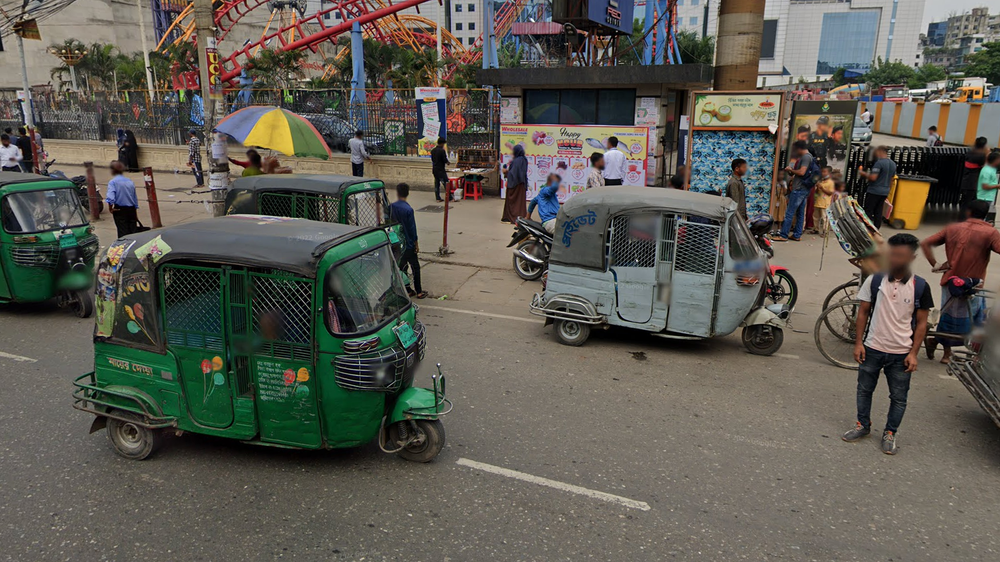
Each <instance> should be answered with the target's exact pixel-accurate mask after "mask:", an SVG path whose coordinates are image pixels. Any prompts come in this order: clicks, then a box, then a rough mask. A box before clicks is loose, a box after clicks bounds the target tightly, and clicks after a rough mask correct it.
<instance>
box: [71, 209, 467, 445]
mask: <svg viewBox="0 0 1000 562" xmlns="http://www.w3.org/2000/svg"><path fill="white" fill-rule="evenodd" d="M97 280H98V281H97V322H96V328H95V331H94V353H95V367H94V371H93V372H91V373H87V374H85V375H83V376H81V377H79V378H77V379H76V381H75V385H76V390H75V391H74V398H75V400H74V407H75V408H77V409H80V410H83V411H86V412H90V413H92V414H95V415H96V416H97V418H96V419H95V420H94V423H93V425H92V427H91V433H93V432H94V431H97V430H99V429H101V428H106V429H107V432H108V438H109V440H110V442H111V445H112V447H113V448H114V450H115V451H116V452H117V453H118V454H120V455H122V456H124V457H126V458H130V459H137V460H139V459H144V458H146V457H147V456H149V454H150V453H152V452H153V451H154V450H155V449H156V447H157V445H158V444H159V441H160V438H161V437H162V435H163V433H164V432H171V433H176V434H181V433H183V432H192V433H200V434H205V435H213V436H219V437H229V438H233V439H239V440H242V441H245V442H248V443H252V444H260V445H272V446H281V447H290V448H301V449H319V448H340V447H354V446H358V445H362V444H365V443H368V442H370V441H372V440H373V439H377V441H378V444H379V446H380V447H381V449H382V450H383V451H385V452H387V453H398V454H399V455H400V456H401V457H403V458H406V459H408V460H413V461H418V462H427V461H430V460H431V459H433V458H434V457H435V456H436V455H437V454H438V453H439V452H440V451H441V448H442V447H443V446H444V442H445V433H444V427H443V425H442V423H441V421H440V418H441V416H443V415H444V414H446V413H448V412H449V411H450V410H451V402H449V401H448V400H447V399H446V398H445V381H444V377H443V376H440V367H439V368H438V373H437V374H433V375H432V377H431V378H432V380H433V387H432V388H431V389H424V388H416V387H414V386H413V380H414V374H415V370H416V367H417V365H418V364H419V363H420V361H421V360H422V359H423V356H424V350H425V339H424V327H423V325H422V324H421V323H420V322H419V321H418V320H417V319H416V308H415V307H414V306H413V305H412V304H411V302H410V299H409V297H407V295H406V290H405V288H404V286H403V284H402V280H401V277H400V272H399V269H398V268H397V266H396V263H395V260H393V259H392V256H391V253H390V251H389V238H388V236H387V235H386V233H385V231H383V230H381V229H375V228H362V227H356V226H348V225H340V224H330V223H322V222H315V221H308V220H303V219H293V218H283V217H262V216H250V215H234V216H227V217H220V218H215V219H210V220H203V221H199V222H193V223H187V224H181V225H177V226H172V227H167V228H163V229H159V230H157V231H155V232H143V233H138V234H132V235H129V236H126V237H124V238H121V239H119V240H117V241H116V242H115V243H113V244H112V245H111V246H110V247H109V248H108V250H107V252H106V253H105V255H104V256H103V258H102V260H101V263H100V266H99V269H98V276H97Z"/></svg>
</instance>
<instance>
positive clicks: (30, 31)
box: [11, 19, 42, 41]
mask: <svg viewBox="0 0 1000 562" xmlns="http://www.w3.org/2000/svg"><path fill="white" fill-rule="evenodd" d="M11 30H12V31H13V32H14V33H15V34H17V35H20V36H21V39H31V40H33V41H41V40H42V32H41V31H39V30H38V20H35V19H30V20H19V21H16V22H14V25H13V26H11Z"/></svg>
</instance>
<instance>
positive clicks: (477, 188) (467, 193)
mask: <svg viewBox="0 0 1000 562" xmlns="http://www.w3.org/2000/svg"><path fill="white" fill-rule="evenodd" d="M462 189H463V190H464V193H462V199H468V198H470V197H471V198H472V200H473V201H478V200H479V198H481V197H482V196H483V182H481V181H479V180H465V183H464V184H463V185H462Z"/></svg>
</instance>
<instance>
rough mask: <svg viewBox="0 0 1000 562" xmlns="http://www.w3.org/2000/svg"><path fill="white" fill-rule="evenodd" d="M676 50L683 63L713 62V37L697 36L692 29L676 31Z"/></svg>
mask: <svg viewBox="0 0 1000 562" xmlns="http://www.w3.org/2000/svg"><path fill="white" fill-rule="evenodd" d="M677 50H678V52H680V55H681V62H683V63H684V64H714V63H715V38H714V37H712V36H707V37H699V36H698V34H697V33H695V32H693V31H679V32H677Z"/></svg>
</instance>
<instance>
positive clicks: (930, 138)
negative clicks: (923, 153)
mask: <svg viewBox="0 0 1000 562" xmlns="http://www.w3.org/2000/svg"><path fill="white" fill-rule="evenodd" d="M943 144H944V142H942V141H941V135H939V134H938V132H937V125H931V126H930V127H927V144H925V145H924V146H926V147H928V148H930V147H934V146H941V145H943Z"/></svg>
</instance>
